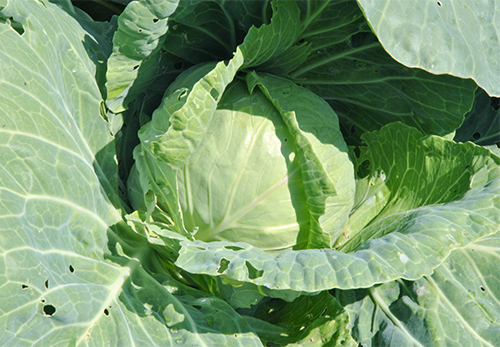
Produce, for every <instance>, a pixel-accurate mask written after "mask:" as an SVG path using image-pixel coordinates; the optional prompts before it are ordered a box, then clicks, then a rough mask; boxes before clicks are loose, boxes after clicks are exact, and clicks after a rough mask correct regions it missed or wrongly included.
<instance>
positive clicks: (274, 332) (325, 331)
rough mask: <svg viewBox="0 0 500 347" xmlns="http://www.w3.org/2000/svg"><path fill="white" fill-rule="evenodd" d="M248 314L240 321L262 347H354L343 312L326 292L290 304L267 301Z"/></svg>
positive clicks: (303, 297) (304, 297)
mask: <svg viewBox="0 0 500 347" xmlns="http://www.w3.org/2000/svg"><path fill="white" fill-rule="evenodd" d="M248 311H249V312H246V311H242V313H243V314H245V313H247V314H248V315H244V316H243V317H244V318H245V319H246V320H247V321H248V322H249V323H250V324H251V325H252V327H253V328H254V329H255V331H256V332H257V333H258V334H259V336H260V337H261V340H262V341H263V343H264V344H265V345H266V346H287V347H299V346H310V347H314V346H317V347H321V346H346V347H348V346H351V347H352V346H357V344H356V342H355V341H354V340H353V339H352V337H351V335H350V334H349V330H348V329H347V328H346V326H347V325H348V323H349V321H348V316H347V314H346V312H345V311H344V309H343V308H342V307H341V306H340V304H339V303H338V301H337V300H336V299H335V298H334V297H332V296H331V295H330V294H329V293H328V292H326V291H325V292H321V293H320V294H318V295H315V296H301V297H300V298H298V299H296V300H294V301H293V302H291V303H287V302H284V301H281V300H268V301H265V302H263V303H261V304H260V305H258V306H256V307H255V308H253V309H252V310H248Z"/></svg>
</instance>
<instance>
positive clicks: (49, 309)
mask: <svg viewBox="0 0 500 347" xmlns="http://www.w3.org/2000/svg"><path fill="white" fill-rule="evenodd" d="M43 313H44V314H45V315H46V316H49V317H52V315H54V313H56V308H55V307H54V306H52V305H45V306H43Z"/></svg>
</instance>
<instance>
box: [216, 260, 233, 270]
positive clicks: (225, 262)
mask: <svg viewBox="0 0 500 347" xmlns="http://www.w3.org/2000/svg"><path fill="white" fill-rule="evenodd" d="M229 263H230V261H229V260H227V259H226V258H222V259H221V260H220V261H219V267H218V268H217V272H218V273H220V274H221V273H223V272H224V271H226V270H227V268H228V266H229Z"/></svg>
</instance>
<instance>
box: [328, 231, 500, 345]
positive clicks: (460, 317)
mask: <svg viewBox="0 0 500 347" xmlns="http://www.w3.org/2000/svg"><path fill="white" fill-rule="evenodd" d="M499 258H500V238H499V235H498V233H497V234H495V235H492V236H489V237H485V238H483V239H480V240H478V241H476V242H474V243H471V244H469V245H468V246H466V247H465V248H463V249H460V250H455V251H453V252H452V254H451V255H450V257H448V258H447V259H446V261H445V262H444V263H443V264H442V265H441V266H439V267H438V268H436V270H435V272H434V274H433V275H432V276H426V277H424V278H422V279H420V280H418V281H416V282H406V281H397V282H393V283H388V284H385V285H382V286H377V287H374V288H370V289H367V290H357V291H337V292H336V294H335V296H336V297H337V298H338V299H339V301H340V302H341V304H342V305H343V306H344V307H345V308H346V310H347V311H348V312H349V316H350V322H351V324H350V326H349V327H350V328H352V335H353V337H354V338H355V339H356V341H358V342H359V343H362V344H363V346H368V347H370V346H377V347H380V346H393V345H394V344H397V345H398V346H430V345H432V346H489V347H492V346H497V345H498V344H499V343H500V341H499V336H500V334H499V331H500V315H499V312H500V292H499V288H500V283H499V278H500V274H499V272H498V266H495V264H497V263H498V259H499ZM352 322H356V324H355V325H354V324H352Z"/></svg>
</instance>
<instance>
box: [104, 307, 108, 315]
mask: <svg viewBox="0 0 500 347" xmlns="http://www.w3.org/2000/svg"><path fill="white" fill-rule="evenodd" d="M104 314H105V315H106V316H109V310H108V309H107V308H105V309H104Z"/></svg>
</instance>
